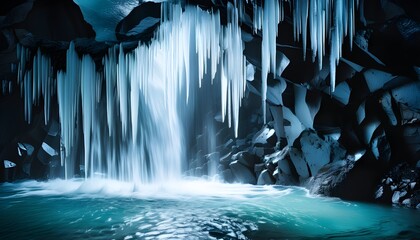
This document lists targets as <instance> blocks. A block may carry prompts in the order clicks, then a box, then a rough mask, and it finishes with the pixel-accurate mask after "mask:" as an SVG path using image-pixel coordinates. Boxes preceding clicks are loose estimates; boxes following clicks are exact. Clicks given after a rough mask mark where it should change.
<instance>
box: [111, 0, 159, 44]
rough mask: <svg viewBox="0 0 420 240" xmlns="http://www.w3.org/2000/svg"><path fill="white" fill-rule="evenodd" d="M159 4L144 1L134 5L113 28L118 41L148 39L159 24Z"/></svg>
mask: <svg viewBox="0 0 420 240" xmlns="http://www.w3.org/2000/svg"><path fill="white" fill-rule="evenodd" d="M160 5H161V4H160V3H154V2H145V3H142V4H140V5H139V6H138V7H135V8H134V9H133V10H132V11H131V12H130V14H128V15H127V17H125V18H124V19H123V20H121V21H120V22H119V23H118V25H117V27H116V29H115V32H116V36H117V39H118V40H119V41H127V40H138V39H141V40H143V41H145V42H147V41H149V40H150V39H151V38H152V37H153V33H154V31H155V30H156V28H157V27H158V26H159V25H160V15H161V6H160Z"/></svg>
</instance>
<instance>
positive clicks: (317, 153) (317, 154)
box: [299, 131, 331, 176]
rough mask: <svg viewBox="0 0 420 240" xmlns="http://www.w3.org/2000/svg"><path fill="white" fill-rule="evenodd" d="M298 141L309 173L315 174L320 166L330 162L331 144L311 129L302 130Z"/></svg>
mask: <svg viewBox="0 0 420 240" xmlns="http://www.w3.org/2000/svg"><path fill="white" fill-rule="evenodd" d="M299 142H300V145H301V149H302V150H301V151H302V154H303V157H304V159H305V161H306V162H307V164H308V166H309V169H310V171H311V175H312V176H315V175H316V174H317V173H318V171H319V169H321V168H322V166H324V165H326V164H328V163H329V162H330V155H331V146H330V144H329V143H328V142H326V141H324V140H323V139H321V138H320V137H319V136H318V135H317V134H316V133H315V132H313V131H304V132H302V134H301V136H300V138H299Z"/></svg>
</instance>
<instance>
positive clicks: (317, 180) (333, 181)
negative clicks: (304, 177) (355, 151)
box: [308, 160, 354, 196]
mask: <svg viewBox="0 0 420 240" xmlns="http://www.w3.org/2000/svg"><path fill="white" fill-rule="evenodd" d="M353 164H354V163H353V162H352V161H349V160H341V161H336V162H333V163H330V164H327V165H325V166H323V167H322V168H321V169H320V170H319V172H318V174H317V175H315V176H314V177H312V178H311V179H310V180H309V182H308V187H309V189H310V192H311V193H315V194H323V195H326V196H332V194H333V191H334V188H335V187H336V186H337V185H338V184H340V183H341V182H342V181H343V180H344V179H345V178H346V175H347V173H348V172H349V171H350V170H351V169H352V168H353Z"/></svg>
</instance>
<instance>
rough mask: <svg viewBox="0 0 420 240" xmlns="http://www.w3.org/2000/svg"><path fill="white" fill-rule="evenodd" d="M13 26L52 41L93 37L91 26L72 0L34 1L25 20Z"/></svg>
mask: <svg viewBox="0 0 420 240" xmlns="http://www.w3.org/2000/svg"><path fill="white" fill-rule="evenodd" d="M13 26H14V27H15V28H22V29H26V30H27V31H29V32H31V33H32V34H33V35H34V36H35V37H38V38H42V39H48V40H52V41H72V40H74V39H76V38H94V37H95V32H94V31H93V28H92V26H91V25H90V24H88V23H87V22H86V21H85V20H84V18H83V15H82V12H81V10H80V8H79V6H78V5H77V4H75V3H74V2H73V1H72V0H62V1H55V0H38V1H34V3H33V6H32V8H31V10H30V11H29V12H28V14H27V16H26V18H25V20H24V21H23V22H20V23H16V24H14V25H13Z"/></svg>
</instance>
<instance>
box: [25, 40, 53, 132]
mask: <svg viewBox="0 0 420 240" xmlns="http://www.w3.org/2000/svg"><path fill="white" fill-rule="evenodd" d="M17 55H18V59H19V68H18V78H17V80H18V84H20V88H21V95H23V98H24V102H25V104H24V108H25V109H24V111H25V120H26V121H28V122H29V123H30V122H31V116H32V105H38V104H39V101H40V98H41V95H42V97H43V99H44V123H45V125H47V123H48V121H49V118H50V106H51V97H52V95H53V94H54V91H55V88H54V84H55V82H54V79H53V77H52V67H51V60H50V58H49V57H47V56H46V55H44V54H42V53H41V51H40V50H38V51H37V53H36V54H35V56H34V58H33V61H32V63H33V65H32V70H29V71H26V68H25V67H26V63H27V61H28V60H29V58H30V53H29V50H28V49H26V48H24V47H22V46H20V45H18V46H17Z"/></svg>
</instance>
